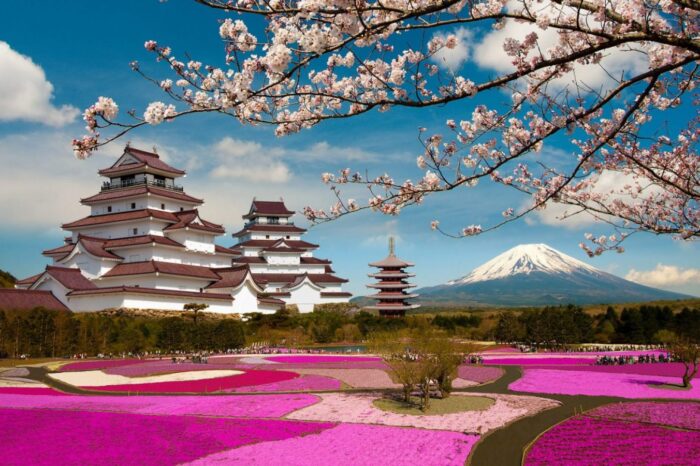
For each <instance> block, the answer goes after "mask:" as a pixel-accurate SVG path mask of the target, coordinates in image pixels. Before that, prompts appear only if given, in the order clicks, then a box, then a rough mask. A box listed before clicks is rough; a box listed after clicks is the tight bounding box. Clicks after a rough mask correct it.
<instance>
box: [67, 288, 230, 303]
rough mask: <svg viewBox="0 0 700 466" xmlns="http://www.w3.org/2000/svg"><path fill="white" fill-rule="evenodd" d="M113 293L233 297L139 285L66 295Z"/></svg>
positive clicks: (72, 292) (224, 298)
mask: <svg viewBox="0 0 700 466" xmlns="http://www.w3.org/2000/svg"><path fill="white" fill-rule="evenodd" d="M113 293H129V294H134V293H135V294H153V295H161V296H185V297H190V298H198V299H203V300H204V299H223V300H226V301H232V300H233V298H232V297H231V295H229V294H225V293H199V292H197V291H181V290H162V289H159V288H142V287H140V286H110V287H104V288H95V289H93V290H77V291H71V292H70V293H68V296H89V295H100V294H113Z"/></svg>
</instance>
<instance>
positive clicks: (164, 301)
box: [67, 293, 232, 313]
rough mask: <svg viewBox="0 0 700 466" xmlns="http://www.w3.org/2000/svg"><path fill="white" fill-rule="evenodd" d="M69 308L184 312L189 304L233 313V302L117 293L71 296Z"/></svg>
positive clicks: (79, 310) (209, 309)
mask: <svg viewBox="0 0 700 466" xmlns="http://www.w3.org/2000/svg"><path fill="white" fill-rule="evenodd" d="M68 299H69V301H68V304H67V306H68V307H69V308H70V309H71V310H73V311H77V312H86V311H100V310H102V309H111V308H121V307H125V308H131V309H161V310H167V311H182V310H183V307H184V305H185V304H187V303H191V302H198V303H203V304H208V305H209V307H208V308H207V311H211V312H221V313H231V312H232V308H231V302H229V301H224V300H220V299H211V300H207V299H202V298H192V297H188V296H162V297H161V296H156V295H145V294H143V295H141V294H136V293H118V294H117V293H115V294H104V295H93V296H69V297H68Z"/></svg>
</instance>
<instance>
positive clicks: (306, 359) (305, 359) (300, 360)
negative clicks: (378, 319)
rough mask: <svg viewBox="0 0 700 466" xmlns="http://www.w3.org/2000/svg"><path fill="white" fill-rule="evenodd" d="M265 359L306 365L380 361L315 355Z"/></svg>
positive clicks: (365, 357) (368, 358)
mask: <svg viewBox="0 0 700 466" xmlns="http://www.w3.org/2000/svg"><path fill="white" fill-rule="evenodd" d="M265 359H267V360H269V361H274V362H281V363H287V364H306V363H318V362H370V361H381V359H380V358H377V357H371V356H322V355H315V354H296V355H290V356H268V357H266V358H265Z"/></svg>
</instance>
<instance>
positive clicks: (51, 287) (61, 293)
mask: <svg viewBox="0 0 700 466" xmlns="http://www.w3.org/2000/svg"><path fill="white" fill-rule="evenodd" d="M34 289H35V290H42V291H50V292H52V293H53V295H54V296H55V297H56V298H57V299H58V300H59V301H61V302H62V303H63V304H65V305H66V306H67V307H68V308H69V309H70V306H69V304H68V299H67V296H66V293H68V292H69V291H70V290H68V289H67V288H66V287H64V286H63V285H61V284H60V283H58V282H57V281H56V280H53V279H52V278H49V279H47V280H44V281H42V282H41V283H40V284H39V286H37V287H36V288H34Z"/></svg>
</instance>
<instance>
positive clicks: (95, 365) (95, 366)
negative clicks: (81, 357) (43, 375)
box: [59, 359, 153, 372]
mask: <svg viewBox="0 0 700 466" xmlns="http://www.w3.org/2000/svg"><path fill="white" fill-rule="evenodd" d="M151 361H153V360H152V359H151V360H149V359H97V360H91V361H78V362H71V363H68V364H64V365H63V366H61V368H60V369H59V372H76V371H94V370H101V369H108V368H110V367H121V366H130V365H132V364H144V363H147V362H151Z"/></svg>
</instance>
